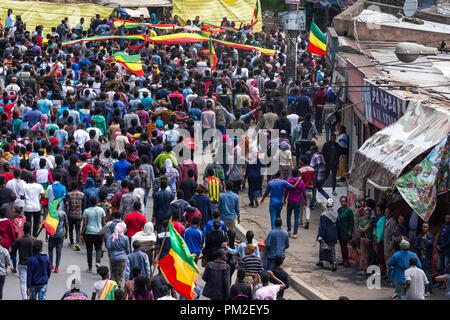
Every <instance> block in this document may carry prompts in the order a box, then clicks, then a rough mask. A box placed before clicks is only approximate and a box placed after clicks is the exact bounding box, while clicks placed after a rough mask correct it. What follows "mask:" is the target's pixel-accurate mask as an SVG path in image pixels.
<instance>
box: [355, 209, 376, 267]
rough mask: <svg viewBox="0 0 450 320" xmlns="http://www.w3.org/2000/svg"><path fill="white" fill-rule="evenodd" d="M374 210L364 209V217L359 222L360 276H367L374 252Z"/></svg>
mask: <svg viewBox="0 0 450 320" xmlns="http://www.w3.org/2000/svg"><path fill="white" fill-rule="evenodd" d="M371 214H372V210H371V209H370V208H366V209H364V216H363V217H362V218H361V220H360V221H359V228H358V232H359V235H360V239H361V240H360V241H361V243H360V246H359V248H360V261H359V267H360V270H359V271H358V275H361V276H365V275H366V274H367V273H366V272H367V267H368V265H369V259H370V254H371V251H372V239H373V221H372V216H371Z"/></svg>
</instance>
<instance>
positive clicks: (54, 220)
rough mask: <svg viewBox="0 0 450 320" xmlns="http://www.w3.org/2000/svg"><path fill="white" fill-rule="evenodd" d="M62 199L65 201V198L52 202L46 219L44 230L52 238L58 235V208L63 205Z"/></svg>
mask: <svg viewBox="0 0 450 320" xmlns="http://www.w3.org/2000/svg"><path fill="white" fill-rule="evenodd" d="M62 199H64V197H61V198H58V199H55V200H53V201H52V202H50V204H49V207H48V214H47V218H45V221H44V228H45V231H47V233H48V234H49V235H51V236H52V235H54V234H55V233H56V228H57V227H58V224H59V218H58V206H59V204H60V203H61V201H62Z"/></svg>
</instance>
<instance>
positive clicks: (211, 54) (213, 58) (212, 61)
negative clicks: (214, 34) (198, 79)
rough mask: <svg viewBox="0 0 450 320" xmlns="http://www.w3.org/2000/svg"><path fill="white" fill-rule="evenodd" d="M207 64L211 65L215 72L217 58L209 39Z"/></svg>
mask: <svg viewBox="0 0 450 320" xmlns="http://www.w3.org/2000/svg"><path fill="white" fill-rule="evenodd" d="M209 64H210V65H211V69H212V70H213V71H216V64H217V56H216V51H215V50H214V45H213V42H212V41H211V39H209Z"/></svg>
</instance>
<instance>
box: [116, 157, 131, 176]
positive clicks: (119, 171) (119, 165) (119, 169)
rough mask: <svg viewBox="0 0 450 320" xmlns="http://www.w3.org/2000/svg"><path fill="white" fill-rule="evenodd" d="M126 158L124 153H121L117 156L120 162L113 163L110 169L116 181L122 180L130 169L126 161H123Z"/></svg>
mask: <svg viewBox="0 0 450 320" xmlns="http://www.w3.org/2000/svg"><path fill="white" fill-rule="evenodd" d="M126 157H127V154H126V153H125V152H122V153H121V154H120V155H119V159H120V160H119V161H117V162H116V163H114V165H113V167H112V168H113V170H114V173H115V176H116V181H119V180H123V179H125V178H126V177H127V175H128V168H129V167H131V164H130V163H129V162H128V161H127V160H125V158H126Z"/></svg>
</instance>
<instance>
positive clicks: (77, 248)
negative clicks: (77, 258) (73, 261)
mask: <svg viewBox="0 0 450 320" xmlns="http://www.w3.org/2000/svg"><path fill="white" fill-rule="evenodd" d="M74 247H75V250H77V251H80V250H81V249H80V245H79V244H78V243H77V244H75V245H74Z"/></svg>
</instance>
